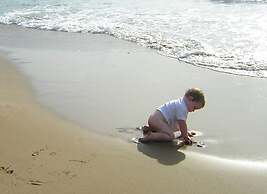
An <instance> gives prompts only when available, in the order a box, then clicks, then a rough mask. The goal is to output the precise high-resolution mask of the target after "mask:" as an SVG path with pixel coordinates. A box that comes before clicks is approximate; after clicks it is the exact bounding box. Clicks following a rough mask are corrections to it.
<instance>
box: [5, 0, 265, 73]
mask: <svg viewBox="0 0 267 194" xmlns="http://www.w3.org/2000/svg"><path fill="white" fill-rule="evenodd" d="M0 23H2V24H15V25H19V26H23V27H29V28H35V29H41V30H53V31H62V32H77V33H101V34H107V35H110V36H114V37H116V38H119V39H123V40H126V41H131V42H134V43H136V44H138V45H141V46H145V47H149V48H152V49H155V51H157V52H158V53H159V54H161V55H164V56H166V57H172V58H175V59H177V60H181V61H185V62H187V63H189V64H192V65H196V66H200V67H204V68H209V69H212V70H215V71H220V72H227V73H232V74H238V75H247V76H254V77H263V78H266V77H267V55H266V51H267V25H266V24H267V1H266V0H187V1H183V0H156V1H155V0H153V1H152V0H124V1H121V0H42V1H41V0H1V1H0ZM177 65H179V63H177Z"/></svg>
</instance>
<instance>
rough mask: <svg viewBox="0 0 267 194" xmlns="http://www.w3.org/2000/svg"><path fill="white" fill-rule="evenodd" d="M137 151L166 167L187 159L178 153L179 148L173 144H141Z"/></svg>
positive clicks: (138, 145)
mask: <svg viewBox="0 0 267 194" xmlns="http://www.w3.org/2000/svg"><path fill="white" fill-rule="evenodd" d="M137 149H138V151H139V152H142V153H143V154H145V155H147V156H149V157H151V158H154V159H157V160H158V162H159V163H161V164H164V165H175V164H178V163H179V162H181V161H183V160H184V159H185V154H184V153H182V152H180V151H178V149H179V147H177V146H176V145H174V144H173V142H155V143H154V142H153V143H149V144H142V143H139V144H137Z"/></svg>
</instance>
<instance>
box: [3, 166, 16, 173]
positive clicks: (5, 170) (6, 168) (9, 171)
mask: <svg viewBox="0 0 267 194" xmlns="http://www.w3.org/2000/svg"><path fill="white" fill-rule="evenodd" d="M0 172H4V173H6V174H13V173H14V170H13V169H10V167H9V166H8V167H4V166H1V167H0Z"/></svg>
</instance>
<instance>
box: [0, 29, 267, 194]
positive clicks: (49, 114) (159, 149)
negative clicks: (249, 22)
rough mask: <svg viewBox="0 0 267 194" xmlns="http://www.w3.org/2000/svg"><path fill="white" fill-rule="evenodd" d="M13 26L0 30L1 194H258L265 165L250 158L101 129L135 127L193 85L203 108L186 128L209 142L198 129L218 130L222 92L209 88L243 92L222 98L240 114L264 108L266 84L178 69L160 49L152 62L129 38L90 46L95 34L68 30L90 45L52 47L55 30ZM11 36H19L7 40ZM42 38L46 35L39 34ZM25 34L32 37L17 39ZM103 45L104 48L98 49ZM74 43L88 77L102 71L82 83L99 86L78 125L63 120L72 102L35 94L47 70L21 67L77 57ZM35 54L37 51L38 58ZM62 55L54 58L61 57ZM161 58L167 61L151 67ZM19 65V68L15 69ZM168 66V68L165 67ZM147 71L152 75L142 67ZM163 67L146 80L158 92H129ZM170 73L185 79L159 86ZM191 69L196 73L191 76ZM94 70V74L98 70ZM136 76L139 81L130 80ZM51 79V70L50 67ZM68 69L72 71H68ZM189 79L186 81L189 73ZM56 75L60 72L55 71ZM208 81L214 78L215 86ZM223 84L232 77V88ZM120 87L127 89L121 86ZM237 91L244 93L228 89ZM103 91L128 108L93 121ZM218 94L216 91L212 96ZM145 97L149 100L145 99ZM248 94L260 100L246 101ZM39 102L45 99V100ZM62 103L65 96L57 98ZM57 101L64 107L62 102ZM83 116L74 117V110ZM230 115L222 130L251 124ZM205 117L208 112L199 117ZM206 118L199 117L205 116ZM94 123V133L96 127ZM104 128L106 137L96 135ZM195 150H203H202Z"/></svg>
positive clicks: (56, 38) (149, 53)
mask: <svg viewBox="0 0 267 194" xmlns="http://www.w3.org/2000/svg"><path fill="white" fill-rule="evenodd" d="M20 30H21V29H17V28H13V27H5V26H1V28H0V31H1V35H2V38H1V45H0V46H1V49H2V51H1V55H0V80H1V81H0V132H1V135H0V192H1V194H2V193H3V194H6V193H10V194H11V193H12V194H16V193H18V194H21V193H29V194H35V193H71V194H74V193H79V194H80V193H81V194H82V193H99V194H102V193H103V194H104V193H105V194H106V193H116V194H124V193H129V194H131V193H141V194H149V193H151V194H152V193H153V194H157V193H158V194H162V193H173V194H174V193H186V194H193V193H197V194H202V193H203V194H209V193H210V194H214V193H216V194H217V193H218V194H219V193H223V194H226V193H229V194H230V193H231V194H232V193H235V194H246V193H247V194H251V193H257V194H261V193H262V194H264V193H266V192H267V189H266V187H265V184H266V180H267V179H266V178H267V173H266V172H267V168H266V165H265V163H264V162H261V165H257V163H255V165H254V163H252V162H246V161H243V162H238V161H237V162H234V161H232V160H224V159H221V158H220V157H216V156H214V157H213V156H209V155H203V154H201V153H199V154H197V153H196V152H194V148H193V147H187V148H181V149H178V150H177V148H176V147H174V146H171V145H169V144H153V145H143V144H138V145H136V144H133V143H129V142H127V141H125V139H123V138H120V137H119V136H118V135H114V136H115V137H112V136H113V135H112V132H111V133H106V131H107V130H108V129H109V128H108V127H107V126H109V127H110V128H116V127H121V126H131V127H133V126H136V125H138V124H142V123H143V122H145V119H146V116H147V114H149V112H150V111H151V110H153V107H155V106H156V105H158V104H159V103H160V102H163V101H164V100H167V99H169V98H172V97H175V96H177V92H178V93H179V92H180V93H182V92H183V91H184V89H185V88H187V87H188V86H195V85H198V86H199V87H201V88H203V89H204V90H205V91H206V92H207V93H208V99H209V101H208V105H207V110H205V111H203V112H202V113H196V116H193V115H192V118H191V119H190V122H191V125H192V127H193V128H194V127H199V128H200V129H203V133H204V134H203V136H205V137H206V138H207V139H208V138H211V137H209V135H208V134H207V132H208V131H209V130H211V129H212V128H213V127H214V126H217V129H216V130H218V131H219V130H223V129H224V128H225V125H224V123H225V121H224V120H223V119H217V120H215V119H214V117H215V116H216V117H219V118H223V117H222V116H223V114H225V113H226V112H227V107H226V106H225V105H224V104H223V103H221V102H222V100H223V99H224V98H223V97H222V94H223V91H222V90H218V87H220V88H224V92H225V91H227V92H239V93H241V94H247V98H242V99H239V98H237V97H236V96H233V97H229V99H228V100H226V103H228V104H229V103H230V101H231V100H232V99H235V101H234V102H232V104H231V105H232V106H233V107H234V109H238V108H239V109H240V108H241V110H240V112H241V113H242V111H243V112H245V111H247V110H250V111H251V112H252V113H253V112H254V111H255V109H256V110H257V111H259V112H260V113H261V112H262V113H264V111H265V110H261V109H260V107H261V103H262V102H264V99H265V97H266V93H265V90H266V89H265V88H264V84H266V80H264V81H262V80H260V79H254V78H250V79H247V78H245V77H238V76H232V75H227V74H220V73H217V72H212V71H209V70H205V69H198V68H196V67H193V66H188V65H186V64H181V66H177V61H174V60H173V61H172V60H170V59H167V58H164V57H161V56H158V58H156V59H155V60H154V61H153V63H152V62H151V59H150V58H155V56H156V55H157V54H156V53H153V52H152V51H150V50H149V49H145V48H140V49H137V47H136V46H131V45H132V44H131V43H124V42H122V41H116V40H115V39H113V38H106V39H105V38H104V39H103V38H102V37H101V38H100V39H101V40H103V42H106V43H107V44H104V43H102V44H100V45H99V42H98V38H95V37H94V36H92V39H90V38H89V37H88V36H84V35H81V34H76V35H73V36H72V38H74V39H75V38H77V37H78V36H80V37H82V39H83V38H84V41H85V42H86V40H87V39H90V41H91V43H92V44H91V45H92V46H91V47H92V48H91V49H90V48H88V47H83V44H81V41H80V40H79V41H76V42H78V43H77V45H74V44H73V43H72V42H71V41H70V42H67V41H63V42H64V43H62V45H58V44H57V42H54V43H53V41H52V40H51V39H54V41H58V42H60V41H62V39H61V38H62V37H63V36H64V35H62V34H61V33H56V32H38V31H37V30H23V29H22V31H23V32H21V31H20ZM31 33H36V34H39V33H40V36H39V37H38V35H37V36H31V35H32V34H31ZM12 34H13V35H14V36H13V35H12ZM42 36H44V37H45V38H42ZM46 36H47V37H46ZM15 37H20V38H17V39H16V40H14V38H15ZM96 37H97V36H96ZM47 38H51V39H49V40H48V39H47ZM35 39H36V40H35ZM85 39H86V40H85ZM27 40H31V41H29V42H28V44H27V45H25V42H27ZM45 40H46V41H47V44H49V46H48V48H49V49H47V45H46V42H45ZM64 40H70V39H64ZM24 41H25V42H24ZM93 43H94V44H93ZM68 44H69V45H68ZM51 45H52V46H51ZM103 45H104V46H105V47H104V48H102V47H101V46H103ZM122 45H126V46H125V47H127V50H126V51H124V52H122V50H120V48H121V46H122ZM76 46H79V47H80V53H82V54H83V51H86V53H84V54H86V55H88V53H90V59H91V60H90V62H88V61H87V64H89V65H90V67H91V68H92V69H93V73H90V74H89V75H90V76H89V78H91V79H92V80H98V79H96V78H97V77H99V76H102V78H104V79H102V80H104V81H102V82H100V81H99V80H98V81H99V82H97V83H96V84H95V85H93V86H91V89H92V88H99V90H98V92H95V94H94V95H93V94H92V95H90V97H91V98H90V101H91V102H92V104H96V105H98V109H97V110H98V111H92V112H91V114H92V115H90V116H91V117H90V119H91V120H90V123H89V124H87V123H82V120H81V122H80V123H79V120H76V119H75V118H76V117H72V118H74V119H73V120H72V119H70V118H71V116H73V115H71V114H70V113H71V111H70V110H71V107H70V108H66V107H64V106H59V105H58V104H57V103H56V102H57V101H54V100H53V95H50V96H49V95H42V94H44V93H42V92H44V91H49V90H46V88H45V85H39V84H38V82H35V77H34V75H36V76H37V77H39V78H40V80H41V79H43V80H45V79H46V77H42V76H46V72H48V73H49V71H46V70H45V69H44V71H43V72H42V73H40V69H39V70H38V68H39V67H41V66H37V67H36V69H37V70H36V72H34V71H35V69H34V68H32V66H27V64H37V63H36V61H37V59H38V57H39V59H40V58H41V59H44V60H39V63H38V64H40V65H42V64H43V63H44V64H48V63H49V62H51V61H50V60H52V59H53V60H55V59H56V58H58V63H61V62H60V60H59V59H61V57H62V56H65V55H67V56H70V57H71V58H75V57H76V58H79V57H80V54H79V52H77V50H75V49H73V48H76ZM125 47H124V48H125ZM83 49H84V50H83ZM107 51H109V54H110V56H109V57H107V56H106V57H107V58H105V61H106V64H107V62H108V63H109V64H111V65H112V66H113V67H115V70H116V71H115V70H114V69H113V71H115V72H113V73H114V74H109V73H110V72H111V71H112V69H107V70H106V71H105V69H104V68H103V67H101V66H100V67H99V66H97V65H99V62H98V61H99V56H101V55H104V54H105V53H107ZM40 53H41V54H43V55H42V56H41V55H40ZM51 56H52V57H51ZM67 56H66V59H64V60H63V62H66V61H68V60H69V58H68V57H67ZM140 56H141V57H140ZM76 58H75V59H76ZM86 59H88V58H86ZM115 59H116V60H115ZM134 60H135V61H134ZM82 61H83V60H82V59H80V64H81V65H82V64H83V62H82ZM142 61H143V62H144V61H145V62H144V63H145V64H144V67H143V69H142V71H137V70H136V69H135V68H133V66H132V64H138V63H141V62H142ZM63 62H62V63H63ZM154 62H155V63H154ZM165 62H166V64H167V65H169V66H170V68H166V67H162V66H160V65H159V64H162V63H165ZM24 63H25V64H26V65H25V66H23V67H22V66H20V64H24ZM96 64H97V65H96ZM122 64H125V65H126V66H125V67H124V68H125V69H126V70H127V71H128V72H131V73H129V74H127V75H125V74H123V73H124V71H122V69H121V68H122ZM27 68H29V69H27ZM63 68H65V67H63ZM173 68H174V70H177V71H173ZM55 69H56V68H55ZM152 71H153V73H151V72H152ZM162 71H165V72H166V73H167V74H168V75H169V76H168V78H166V77H159V78H158V79H154V81H153V83H154V87H161V89H162V90H163V91H162V93H161V94H158V90H156V89H151V90H150V91H149V92H147V93H146V92H143V93H142V95H140V93H137V92H139V90H138V89H136V87H135V86H136V85H139V86H140V85H141V84H143V86H144V87H145V89H143V90H142V91H146V90H147V89H148V88H149V87H151V86H152V85H151V83H150V82H149V80H151V79H148V78H151V77H154V76H155V75H158V74H160V72H162ZM179 71H180V72H182V73H179V74H178V75H179V79H181V80H188V81H187V82H186V83H185V82H179V83H173V82H171V83H172V84H171V85H169V86H168V87H166V88H163V87H162V86H163V85H165V84H166V83H168V82H169V81H170V80H175V79H176V77H177V72H179ZM200 71H201V75H202V78H201V79H200V78H199V73H200ZM29 72H30V73H31V77H27V76H26V75H29V74H28V73H29ZM100 72H101V73H102V74H98V73H100ZM93 75H95V77H96V78H95V77H93ZM137 75H138V79H137V80H135V78H136V77H137ZM50 76H55V77H57V74H56V73H55V75H53V74H51V75H50ZM75 76H76V74H75V73H74V75H73V78H75ZM108 76H109V77H108ZM188 76H190V77H192V79H188ZM48 77H49V74H48ZM58 77H59V79H60V75H58ZM89 78H88V79H89ZM119 78H120V80H119ZM122 78H125V80H126V78H127V82H126V81H125V82H121V79H122ZM105 79H108V82H109V85H106V82H105V81H107V80H105ZM122 80H124V79H122ZM214 80H217V82H216V83H215V82H214ZM46 83H47V82H46ZM118 83H121V84H120V87H118V88H116V87H115V86H116V84H118ZM229 83H230V84H232V85H231V89H230V87H229ZM129 84H130V85H129ZM131 84H132V85H131ZM247 85H251V86H255V85H257V88H256V89H255V88H254V89H253V91H255V90H261V91H262V93H257V94H258V95H256V98H255V95H250V93H251V92H252V89H251V88H249V89H246V86H247ZM111 86H112V87H111ZM66 87H68V86H66ZM129 87H130V88H131V90H130V91H129V92H128V91H127V89H129ZM173 87H176V88H179V89H178V91H173V90H171V89H172V88H173ZM38 88H39V89H40V90H39V89H38ZM240 88H243V89H244V90H239V91H236V89H240ZM69 89H70V90H71V89H72V88H71V87H70V88H69ZM53 90H55V91H58V92H59V93H57V94H56V95H57V96H60V94H62V95H64V93H60V91H61V86H60V85H57V87H56V88H53ZM104 91H105V92H108V93H109V94H110V95H109V99H110V100H111V101H112V102H114V104H113V105H117V103H119V102H120V103H123V102H124V101H125V99H128V100H127V101H126V102H127V104H128V106H127V107H125V106H124V107H123V108H122V109H118V113H116V114H114V115H111V117H110V118H109V119H107V120H105V122H106V123H103V122H101V118H100V114H101V112H103V111H104V110H107V111H108V113H110V112H109V111H111V110H112V106H110V107H109V106H108V105H107V104H103V105H102V106H101V102H102V100H103V97H102V96H101V94H103V92H104ZM167 91H170V92H169V93H168V92H167ZM220 91H221V93H219V92H220ZM127 92H128V93H127ZM256 92H257V91H256ZM122 93H123V94H124V95H126V97H124V98H122V97H121V98H120V100H118V101H116V99H117V98H118V94H122ZM248 93H249V94H248ZM115 94H117V95H115ZM47 96H48V97H47ZM78 96H79V95H78ZM151 96H156V97H155V98H151ZM97 97H99V98H97ZM136 99H138V100H136ZM148 99H150V100H149V103H147V101H148ZM251 99H253V100H254V107H255V109H253V110H252V109H250V108H248V109H246V107H243V105H244V104H245V103H246V102H247V101H248V100H251ZM255 99H256V100H259V101H255ZM46 102H48V103H47V104H46ZM62 102H65V103H66V101H64V97H63V98H62ZM218 102H220V103H218ZM237 102H239V103H237ZM45 104H46V105H45ZM66 104H67V103H66ZM74 104H75V103H74ZM92 104H89V105H88V107H91V109H93V110H94V108H95V107H94V106H93V105H92ZM125 104H126V103H125ZM63 105H65V104H64V103H63ZM53 106H54V107H58V109H56V108H55V109H53V108H52V107H53ZM72 108H73V107H72ZM85 109H86V107H85ZM130 110H131V111H130ZM62 112H63V113H65V114H62ZM240 112H238V113H240ZM82 113H83V112H82ZM82 113H81V115H80V117H82V116H83V114H82ZM140 113H142V115H141V114H140ZM241 113H240V114H241ZM122 114H124V117H125V118H127V119H125V120H124V121H123V122H122V123H120V122H121V117H120V115H122ZM232 114H234V113H233V112H229V118H230V119H229V120H230V123H231V124H232V126H231V127H232V128H237V130H238V131H235V132H233V133H234V134H238V133H239V132H240V130H241V129H242V128H250V127H251V126H247V123H246V122H243V124H242V122H241V121H242V120H243V119H246V117H243V115H246V114H245V113H243V115H241V116H240V115H239V116H236V117H235V118H232ZM259 115H260V116H258V117H257V121H258V122H257V123H258V126H259V127H258V128H259V129H262V128H264V119H263V115H262V114H259ZM76 116H77V115H76ZM78 117H79V115H78V116H77V118H78ZM208 118H212V119H210V120H208ZM234 119H235V121H236V120H238V121H239V120H240V122H234ZM207 120H208V121H209V122H208V123H207V122H204V121H207ZM245 124H246V125H245ZM251 125H252V124H251ZM98 128H101V129H102V130H103V131H102V132H99V133H96V131H97V129H98ZM205 130H206V131H205ZM105 133H106V134H107V135H103V134H105ZM263 133H264V132H263ZM215 134H216V133H215ZM130 135H131V134H130ZM124 137H126V139H127V137H128V136H127V135H125V136H124ZM216 148H217V150H216ZM219 148H220V147H219ZM213 149H214V151H212V144H211V145H210V146H209V151H210V153H227V151H228V149H229V148H225V149H222V150H220V149H218V147H216V145H214V148H213ZM248 151H249V150H248ZM203 152H204V153H205V151H203ZM237 158H239V157H237Z"/></svg>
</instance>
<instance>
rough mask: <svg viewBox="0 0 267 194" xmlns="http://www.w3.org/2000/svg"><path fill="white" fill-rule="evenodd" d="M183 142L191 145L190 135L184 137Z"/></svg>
mask: <svg viewBox="0 0 267 194" xmlns="http://www.w3.org/2000/svg"><path fill="white" fill-rule="evenodd" d="M184 143H185V144H186V145H192V143H193V141H192V140H191V138H190V137H184Z"/></svg>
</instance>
